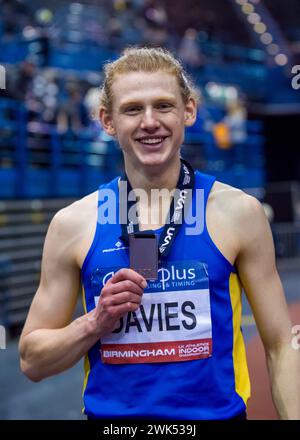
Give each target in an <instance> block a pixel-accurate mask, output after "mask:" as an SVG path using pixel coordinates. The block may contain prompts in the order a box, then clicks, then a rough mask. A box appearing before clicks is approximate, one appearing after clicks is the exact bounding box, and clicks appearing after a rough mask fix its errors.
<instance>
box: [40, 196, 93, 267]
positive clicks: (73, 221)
mask: <svg viewBox="0 0 300 440" xmlns="http://www.w3.org/2000/svg"><path fill="white" fill-rule="evenodd" d="M96 222H97V191H95V192H93V193H91V194H89V195H87V196H85V197H83V198H82V199H80V200H77V201H75V202H73V203H72V204H70V205H68V206H66V207H65V208H63V209H61V210H59V211H58V212H57V213H56V214H55V215H54V217H53V219H52V221H51V223H50V226H49V230H48V236H50V238H51V241H54V242H56V243H57V244H58V246H61V245H62V246H63V247H64V249H66V248H69V250H70V252H71V253H72V254H73V256H74V258H75V259H76V261H77V262H78V265H79V266H80V267H81V263H82V261H83V259H84V254H85V252H87V250H88V247H89V245H90V243H91V241H92V239H93V235H94V231H95V227H96Z"/></svg>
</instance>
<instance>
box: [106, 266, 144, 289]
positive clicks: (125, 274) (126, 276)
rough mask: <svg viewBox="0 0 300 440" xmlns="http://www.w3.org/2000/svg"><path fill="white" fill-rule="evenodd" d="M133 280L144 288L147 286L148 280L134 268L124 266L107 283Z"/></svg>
mask: <svg viewBox="0 0 300 440" xmlns="http://www.w3.org/2000/svg"><path fill="white" fill-rule="evenodd" d="M124 280H131V281H133V282H134V283H136V284H137V285H139V286H141V287H142V288H143V289H145V288H146V287H147V281H146V280H145V278H144V277H142V275H140V274H139V273H137V272H135V271H134V270H132V269H127V268H122V269H120V270H118V272H116V273H115V274H114V275H113V276H112V277H111V278H110V279H109V280H108V281H107V283H110V284H115V283H118V282H119V281H124Z"/></svg>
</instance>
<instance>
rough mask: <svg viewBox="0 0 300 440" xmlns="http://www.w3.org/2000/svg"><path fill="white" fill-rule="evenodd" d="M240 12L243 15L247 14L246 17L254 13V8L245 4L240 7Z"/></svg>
mask: <svg viewBox="0 0 300 440" xmlns="http://www.w3.org/2000/svg"><path fill="white" fill-rule="evenodd" d="M242 11H243V13H244V14H247V15H248V14H251V13H252V12H254V6H253V5H250V3H245V4H244V5H243V6H242Z"/></svg>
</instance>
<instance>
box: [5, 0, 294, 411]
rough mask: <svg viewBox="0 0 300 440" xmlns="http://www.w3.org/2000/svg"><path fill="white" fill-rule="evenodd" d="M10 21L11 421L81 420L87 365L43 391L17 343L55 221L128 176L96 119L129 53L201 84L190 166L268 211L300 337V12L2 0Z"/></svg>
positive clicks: (255, 364) (286, 7)
mask: <svg viewBox="0 0 300 440" xmlns="http://www.w3.org/2000/svg"><path fill="white" fill-rule="evenodd" d="M0 11H1V15H0V324H1V327H0V329H1V332H0V338H1V340H0V345H1V347H0V348H1V350H0V366H1V376H0V389H1V391H0V419H43V418H44V419H65V418H67V419H80V418H82V415H81V412H80V409H81V387H82V382H83V365H82V364H81V363H79V364H78V365H77V366H75V367H74V368H73V369H72V370H70V371H68V372H66V373H63V374H61V375H59V376H57V377H55V378H50V379H47V380H45V381H43V382H41V383H38V384H33V383H30V382H29V381H28V380H27V379H26V378H25V377H23V376H22V375H21V373H20V371H19V364H18V353H17V343H18V335H19V334H20V331H21V329H22V326H23V324H24V320H25V318H26V315H27V312H28V308H29V306H30V303H31V301H32V298H33V295H34V293H35V290H36V287H37V285H38V282H39V271H40V262H41V252H42V245H43V241H44V237H45V233H46V230H47V226H48V224H49V222H50V220H51V218H52V216H53V215H54V213H55V212H56V211H57V210H58V209H60V208H61V207H63V206H65V205H67V204H69V203H70V202H71V201H72V200H74V199H76V198H79V197H81V196H83V195H85V194H87V193H89V192H92V191H94V190H95V189H96V188H97V186H98V185H99V184H100V183H102V182H104V181H107V180H110V179H111V178H112V177H113V176H115V175H117V174H118V173H120V170H121V169H122V157H121V154H120V151H119V149H118V146H117V145H116V144H115V142H114V140H113V139H111V138H108V137H107V136H106V135H105V134H104V132H103V131H102V130H101V127H100V126H99V124H98V122H97V120H95V119H93V118H91V117H90V115H91V114H93V112H94V111H95V107H96V106H97V94H98V87H99V84H100V83H101V79H102V65H103V63H104V62H105V61H107V60H113V59H114V58H115V57H117V56H118V54H119V53H120V51H121V50H122V49H123V48H124V47H126V46H128V45H148V46H149V45H150V46H164V47H167V48H168V49H170V50H171V51H173V52H174V53H175V54H176V55H177V56H178V57H179V58H180V59H181V60H182V62H183V64H184V65H185V66H186V69H187V71H188V72H189V73H190V74H191V75H192V77H193V78H194V80H195V82H196V85H197V87H198V90H199V93H200V94H201V103H200V106H199V116H198V120H197V123H196V124H195V126H194V127H192V128H189V129H188V130H187V134H186V140H185V145H184V146H183V149H182V154H183V156H184V157H186V158H187V159H189V160H190V161H191V162H192V163H193V165H194V166H195V167H199V168H200V169H202V170H204V171H206V172H208V173H211V174H215V175H216V176H217V178H218V179H219V180H221V181H222V182H225V183H229V184H231V185H234V186H236V187H238V188H242V189H244V190H245V191H246V192H249V193H250V194H253V195H255V196H256V197H257V198H258V199H259V200H260V201H261V202H262V203H264V207H265V210H266V213H267V215H268V218H269V220H270V223H271V227H272V231H273V235H274V242H275V248H276V253H277V262H278V267H279V270H280V275H281V277H282V281H283V284H284V287H285V291H286V295H287V299H288V302H289V307H290V310H291V315H292V318H293V321H294V323H295V324H297V323H298V324H300V303H299V298H300V294H299V287H300V273H299V272H300V271H299V269H300V183H299V181H300V147H299V140H300V134H299V129H300V76H299V73H300V2H299V1H298V0H285V1H284V2H282V1H280V0H227V1H226V2H224V1H223V0H185V1H180V0H157V1H156V0H108V1H104V0H97V1H92V0H81V1H80V2H78V3H72V2H71V1H67V0H59V1H57V0H51V1H50V0H44V1H40V0H31V1H29V0H28V1H27V0H0ZM297 145H298V147H297ZM83 215H84V213H83ZM77 313H82V309H81V306H80V301H79V304H78V310H77ZM243 313H244V321H243V323H244V334H245V339H246V342H247V352H248V357H249V365H250V373H251V377H252V388H253V392H252V394H253V397H252V398H251V401H250V406H249V418H250V419H268V418H269V419H275V418H276V417H277V416H276V413H275V410H274V408H273V406H272V403H271V398H270V391H269V385H268V381H267V377H266V370H265V367H264V365H263V362H264V359H263V351H262V347H261V344H260V342H259V341H258V336H257V332H256V327H255V324H254V321H253V317H252V316H251V313H250V309H249V306H248V304H247V303H246V302H245V305H244V312H243ZM291 337H292V335H291ZM287 374H288V372H287ZM291 380H292V378H291Z"/></svg>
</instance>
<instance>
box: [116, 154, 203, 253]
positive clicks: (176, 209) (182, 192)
mask: <svg viewBox="0 0 300 440" xmlns="http://www.w3.org/2000/svg"><path fill="white" fill-rule="evenodd" d="M180 160H181V167H180V173H179V179H178V182H177V186H176V188H177V191H175V195H174V197H173V198H172V202H171V205H170V210H169V213H168V217H167V218H168V219H170V221H169V223H166V224H165V226H164V229H163V231H162V233H161V234H160V238H159V243H158V252H159V255H160V257H166V256H167V255H168V254H169V252H170V248H171V246H172V244H173V241H174V240H175V237H176V236H177V234H178V232H179V229H180V226H181V225H182V222H183V214H184V210H185V212H187V208H188V206H189V204H190V202H191V199H192V190H193V189H194V184H195V175H194V170H193V168H192V166H191V165H190V164H189V163H188V162H186V161H185V160H183V159H180ZM121 181H123V182H126V183H127V200H122V199H121V200H120V201H119V204H120V209H123V212H124V209H125V207H124V203H127V218H126V220H127V224H125V223H124V222H122V224H121V228H122V235H121V237H120V238H121V239H122V240H123V241H125V243H128V242H129V239H128V235H129V234H135V235H138V234H143V233H146V232H148V233H149V232H153V231H142V232H140V231H139V225H138V222H137V223H134V222H132V221H130V220H129V218H128V212H129V210H130V211H131V212H132V209H133V206H134V205H135V204H136V200H133V201H131V200H128V199H129V197H128V195H129V193H130V192H131V191H132V187H131V185H130V182H129V180H128V177H127V176H126V174H125V175H124V176H123V177H122V178H121ZM121 205H122V206H121Z"/></svg>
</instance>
